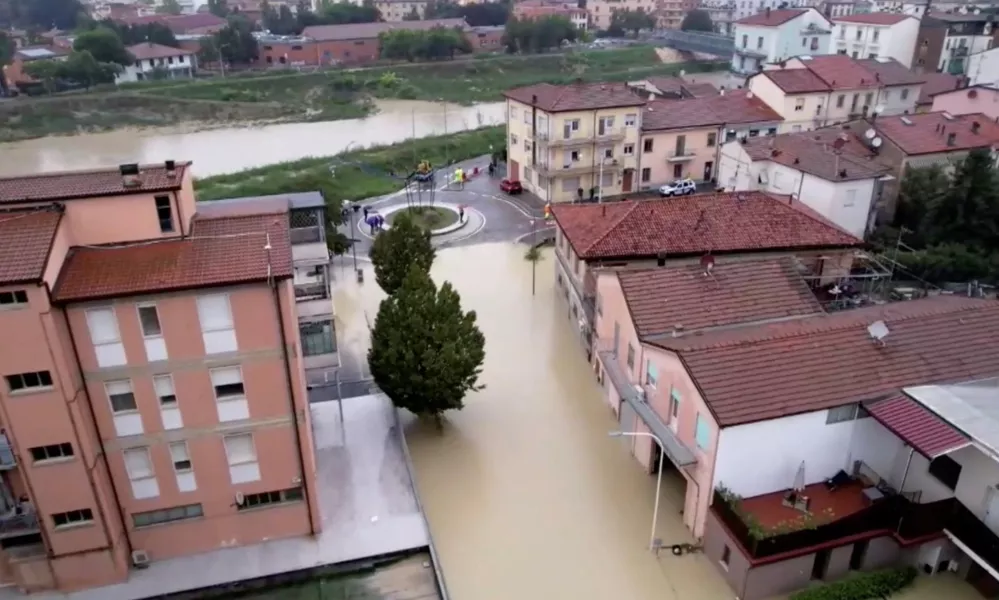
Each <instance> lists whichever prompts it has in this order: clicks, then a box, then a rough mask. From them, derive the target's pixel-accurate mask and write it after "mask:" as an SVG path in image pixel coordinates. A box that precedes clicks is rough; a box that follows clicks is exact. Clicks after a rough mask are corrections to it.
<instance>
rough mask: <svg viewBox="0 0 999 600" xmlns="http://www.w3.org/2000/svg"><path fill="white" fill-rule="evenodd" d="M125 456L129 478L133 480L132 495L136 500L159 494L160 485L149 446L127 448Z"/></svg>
mask: <svg viewBox="0 0 999 600" xmlns="http://www.w3.org/2000/svg"><path fill="white" fill-rule="evenodd" d="M124 456H125V471H127V472H128V480H129V481H131V482H132V495H133V496H135V498H136V500H141V499H143V498H155V497H156V496H159V495H160V486H159V484H157V483H156V472H155V471H153V461H152V460H150V458H149V448H131V449H129V450H125V452H124Z"/></svg>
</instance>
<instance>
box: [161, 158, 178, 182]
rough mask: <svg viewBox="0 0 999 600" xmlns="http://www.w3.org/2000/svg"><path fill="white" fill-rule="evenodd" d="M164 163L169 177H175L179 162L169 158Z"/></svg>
mask: <svg viewBox="0 0 999 600" xmlns="http://www.w3.org/2000/svg"><path fill="white" fill-rule="evenodd" d="M163 165H164V166H165V167H166V175H167V177H169V178H171V179H173V177H175V176H176V175H177V163H176V161H172V160H168V161H166V162H165V163H163Z"/></svg>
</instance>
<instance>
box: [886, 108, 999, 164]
mask: <svg viewBox="0 0 999 600" xmlns="http://www.w3.org/2000/svg"><path fill="white" fill-rule="evenodd" d="M903 119H904V120H903ZM975 123H977V124H978V127H977V130H976V129H975ZM874 128H875V129H877V130H878V133H880V134H881V135H882V136H884V137H886V138H888V139H889V140H890V141H891V142H892V143H894V144H895V145H896V146H898V147H899V148H900V149H901V150H902V151H903V152H905V153H906V154H908V155H910V156H915V155H920V154H936V153H939V152H955V151H959V150H972V149H975V148H989V147H993V146H995V145H996V144H999V124H997V123H996V122H995V121H993V120H992V119H990V118H989V117H987V116H986V115H983V114H981V113H979V114H971V115H959V116H957V115H950V114H949V113H946V112H931V113H918V114H912V115H896V116H891V117H879V118H878V119H877V120H876V121H875V122H874ZM951 135H953V136H954V137H953V142H952V143H948V140H949V139H951V137H950V136H951Z"/></svg>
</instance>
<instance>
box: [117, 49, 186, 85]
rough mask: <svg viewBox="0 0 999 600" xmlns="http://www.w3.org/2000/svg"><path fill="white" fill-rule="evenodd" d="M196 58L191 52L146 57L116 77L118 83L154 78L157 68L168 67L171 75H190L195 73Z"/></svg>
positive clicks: (167, 69)
mask: <svg viewBox="0 0 999 600" xmlns="http://www.w3.org/2000/svg"><path fill="white" fill-rule="evenodd" d="M195 63H196V61H195V58H194V56H193V55H190V54H178V55H177V56H168V57H165V58H148V59H147V58H144V59H141V60H136V61H135V62H134V63H132V64H131V65H129V66H127V67H125V69H124V70H123V71H122V72H121V73H120V74H118V75H117V76H116V77H115V82H116V83H123V82H129V81H142V80H149V79H152V77H153V73H154V72H155V70H156V69H157V68H159V69H166V71H167V72H168V73H169V74H170V75H169V76H170V77H174V76H181V75H178V73H182V76H184V77H190V76H191V75H193V74H194V68H195Z"/></svg>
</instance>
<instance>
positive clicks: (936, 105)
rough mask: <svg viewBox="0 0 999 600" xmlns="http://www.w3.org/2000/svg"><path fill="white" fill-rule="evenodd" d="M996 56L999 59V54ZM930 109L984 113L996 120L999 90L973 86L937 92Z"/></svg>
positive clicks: (998, 108)
mask: <svg viewBox="0 0 999 600" xmlns="http://www.w3.org/2000/svg"><path fill="white" fill-rule="evenodd" d="M995 56H996V58H997V59H999V54H996V55H995ZM995 68H996V70H997V71H999V60H996V65H995ZM997 77H999V75H997ZM930 110H932V111H934V112H935V111H939V110H945V111H947V112H949V113H950V114H952V115H969V114H974V113H983V114H985V115H986V116H987V117H988V118H990V119H992V120H996V119H999V90H993V89H988V88H972V89H962V90H954V91H952V92H944V93H943V94H937V95H936V96H934V97H933V108H931V109H930Z"/></svg>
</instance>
